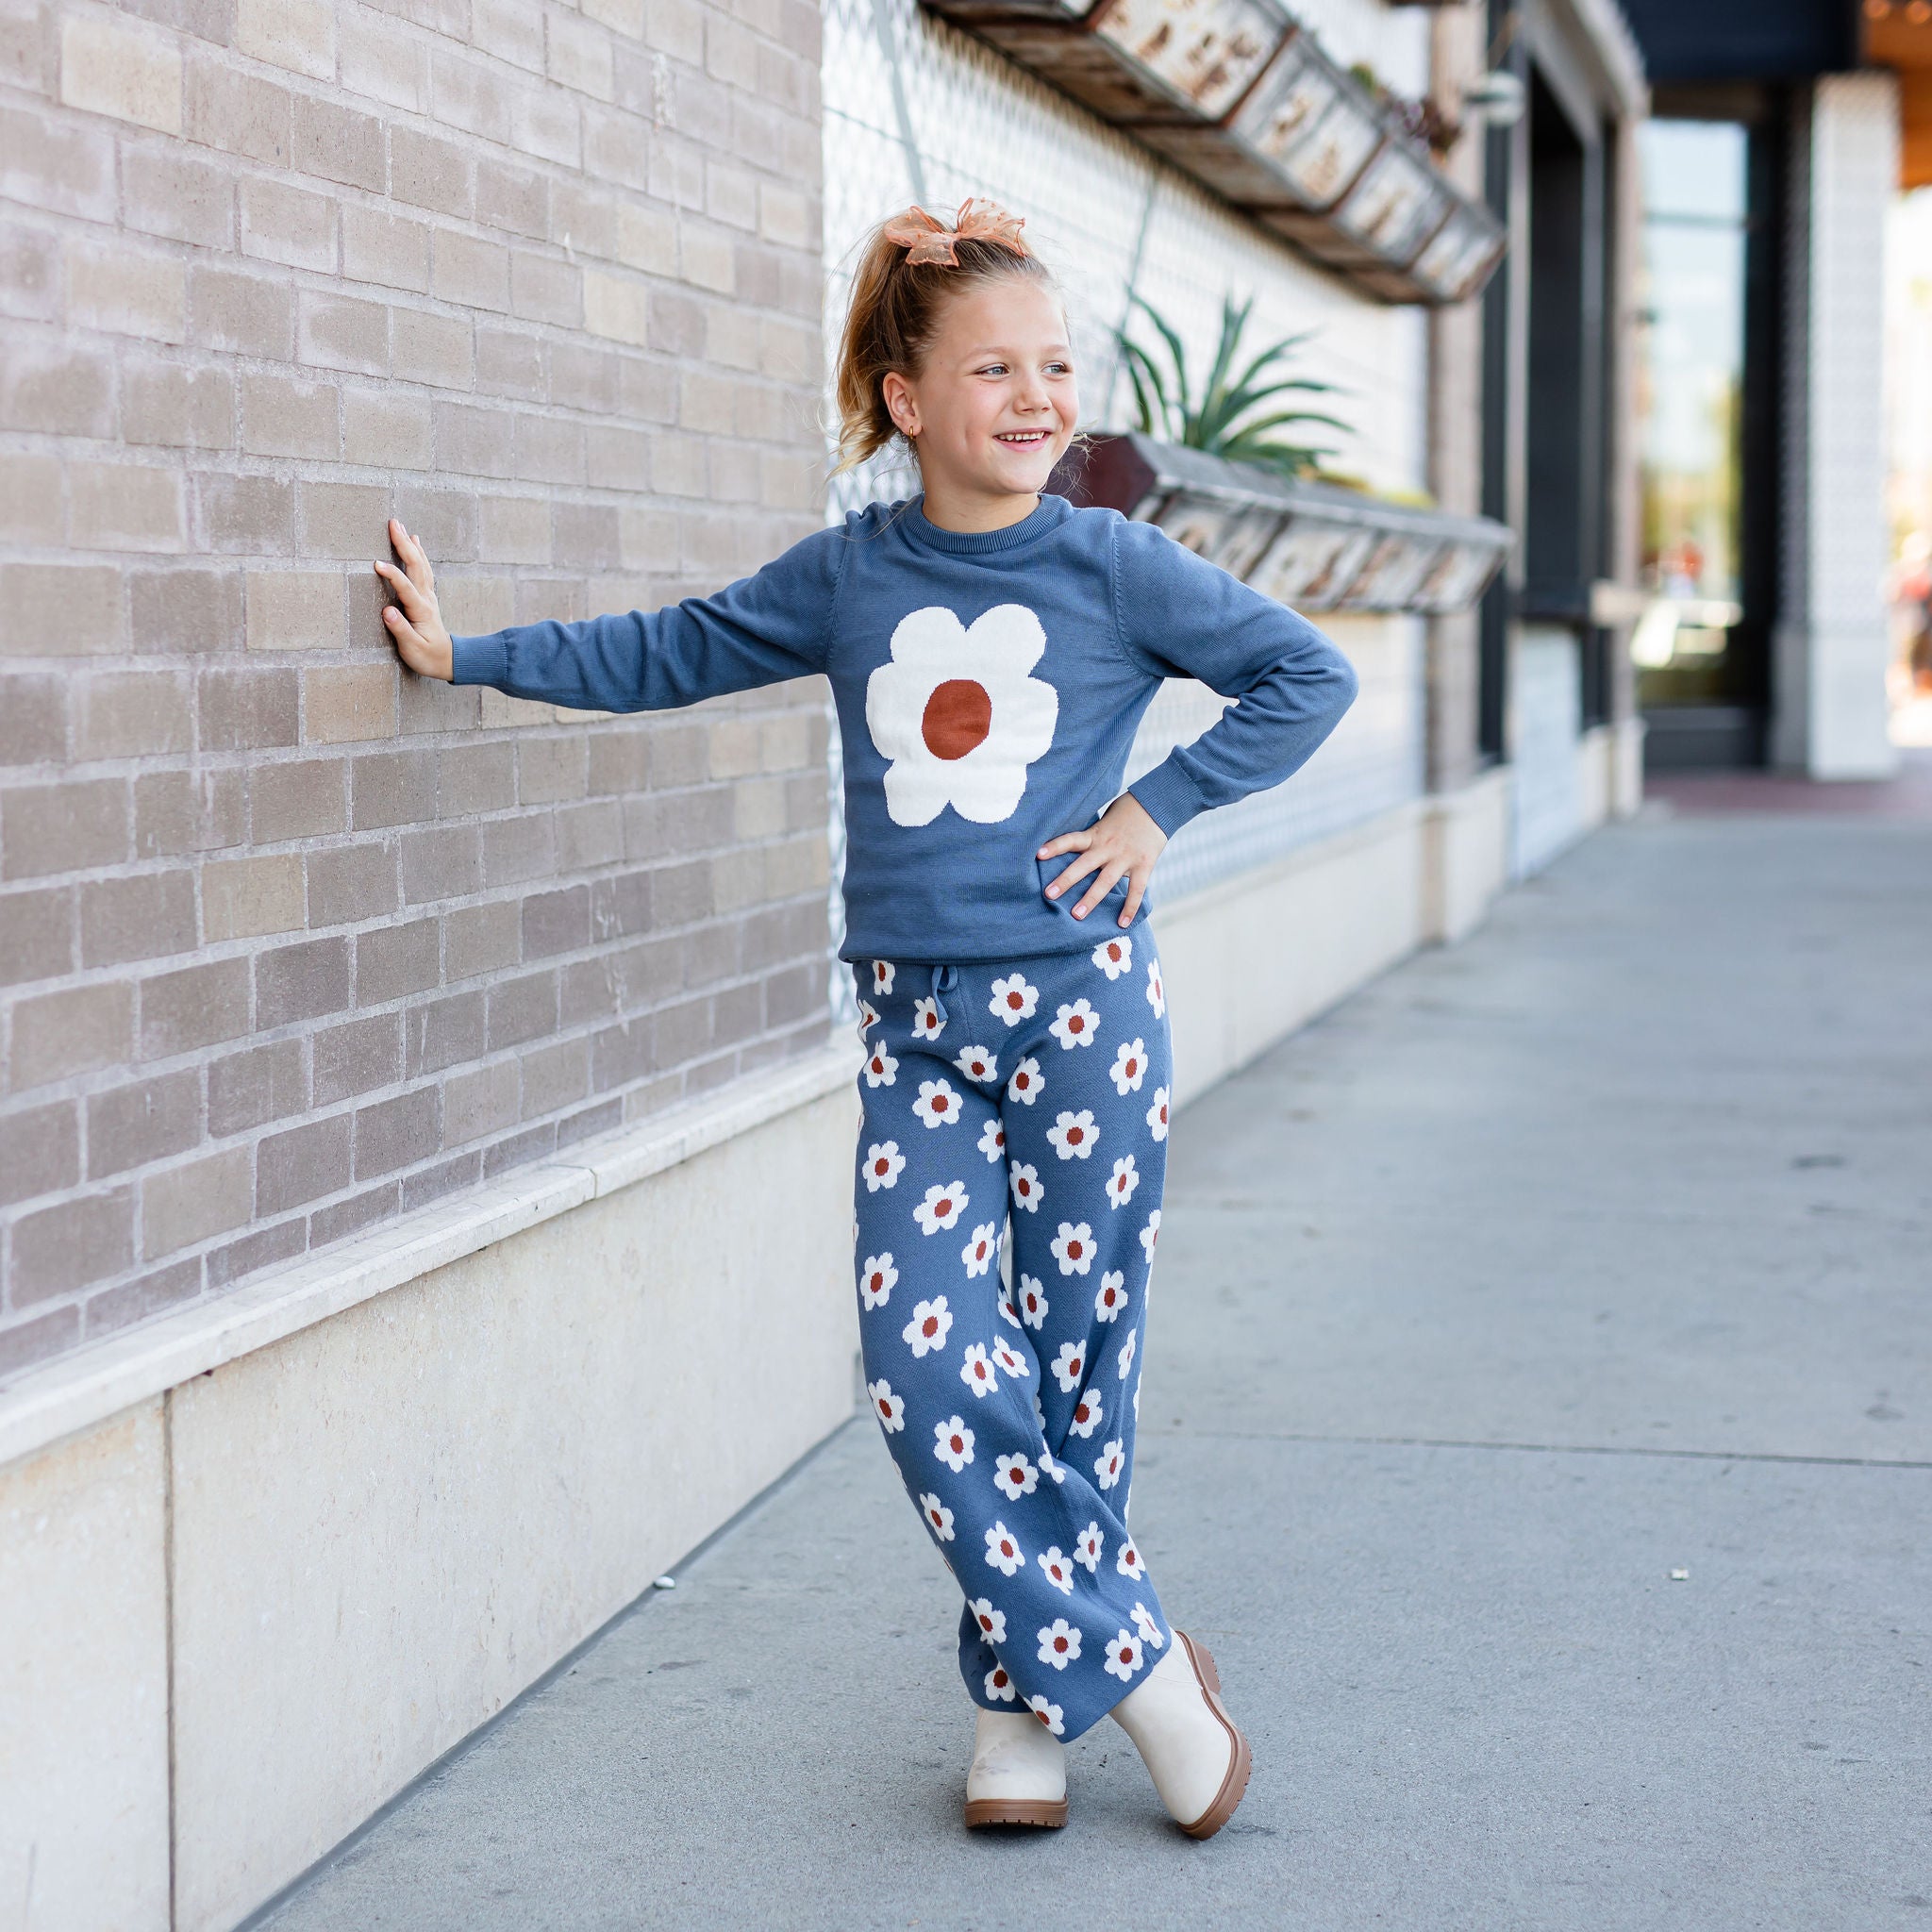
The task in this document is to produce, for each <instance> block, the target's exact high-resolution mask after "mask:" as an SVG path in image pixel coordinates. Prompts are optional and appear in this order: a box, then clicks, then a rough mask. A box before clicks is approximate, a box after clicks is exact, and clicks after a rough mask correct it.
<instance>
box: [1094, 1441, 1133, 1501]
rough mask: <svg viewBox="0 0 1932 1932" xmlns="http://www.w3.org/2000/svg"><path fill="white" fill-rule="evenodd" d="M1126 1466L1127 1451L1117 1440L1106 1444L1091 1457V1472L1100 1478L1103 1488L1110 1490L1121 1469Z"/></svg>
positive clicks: (1117, 1480)
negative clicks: (1098, 1452)
mask: <svg viewBox="0 0 1932 1932" xmlns="http://www.w3.org/2000/svg"><path fill="white" fill-rule="evenodd" d="M1126 1466H1127V1453H1126V1449H1125V1447H1124V1444H1123V1443H1122V1442H1121V1441H1119V1440H1118V1438H1116V1439H1115V1441H1111V1442H1109V1443H1108V1445H1107V1446H1106V1447H1105V1448H1104V1449H1103V1450H1102V1451H1101V1452H1100V1454H1099V1455H1098V1456H1096V1457H1094V1458H1093V1474H1095V1475H1096V1476H1097V1477H1098V1478H1099V1479H1100V1487H1101V1488H1102V1489H1103V1490H1110V1489H1112V1488H1113V1486H1114V1484H1116V1483H1117V1482H1119V1481H1120V1479H1121V1471H1122V1470H1124V1468H1125V1467H1126Z"/></svg>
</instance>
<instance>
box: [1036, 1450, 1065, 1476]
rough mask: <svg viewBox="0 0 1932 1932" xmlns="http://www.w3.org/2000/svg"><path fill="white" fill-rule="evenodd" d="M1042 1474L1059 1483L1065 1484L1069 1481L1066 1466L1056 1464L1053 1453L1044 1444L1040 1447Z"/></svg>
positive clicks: (1059, 1463)
mask: <svg viewBox="0 0 1932 1932" xmlns="http://www.w3.org/2000/svg"><path fill="white" fill-rule="evenodd" d="M1040 1473H1041V1474H1042V1475H1050V1476H1052V1478H1053V1479H1054V1481H1055V1482H1057V1483H1063V1482H1065V1481H1066V1479H1067V1466H1066V1464H1065V1463H1064V1462H1056V1461H1055V1460H1054V1459H1053V1451H1052V1450H1051V1449H1049V1448H1048V1447H1047V1446H1046V1444H1045V1443H1044V1442H1042V1443H1041V1445H1040Z"/></svg>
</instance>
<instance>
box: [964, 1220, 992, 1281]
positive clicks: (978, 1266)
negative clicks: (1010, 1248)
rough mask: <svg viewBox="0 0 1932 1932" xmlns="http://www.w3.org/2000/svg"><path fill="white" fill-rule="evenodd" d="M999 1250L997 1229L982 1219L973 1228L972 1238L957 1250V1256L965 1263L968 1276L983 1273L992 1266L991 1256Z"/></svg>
mask: <svg viewBox="0 0 1932 1932" xmlns="http://www.w3.org/2000/svg"><path fill="white" fill-rule="evenodd" d="M999 1251H1000V1237H999V1229H998V1228H997V1227H996V1226H994V1225H993V1224H992V1223H991V1222H990V1221H982V1222H981V1223H980V1224H979V1225H978V1226H977V1227H975V1228H974V1230H973V1239H972V1240H971V1241H968V1242H967V1243H966V1245H965V1246H964V1247H963V1248H961V1249H960V1250H959V1258H960V1259H961V1260H962V1261H964V1262H965V1264H966V1274H967V1276H968V1278H969V1279H970V1278H971V1277H972V1276H973V1275H975V1274H985V1273H986V1271H987V1270H988V1269H989V1268H991V1266H992V1261H993V1257H994V1256H995V1255H997V1254H998V1253H999Z"/></svg>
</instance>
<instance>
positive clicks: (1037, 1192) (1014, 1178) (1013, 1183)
mask: <svg viewBox="0 0 1932 1932" xmlns="http://www.w3.org/2000/svg"><path fill="white" fill-rule="evenodd" d="M1007 1185H1008V1187H1010V1188H1011V1189H1012V1191H1013V1206H1014V1207H1015V1208H1024V1209H1025V1210H1026V1212H1027V1213H1028V1214H1032V1213H1034V1212H1036V1211H1037V1210H1038V1208H1039V1207H1040V1203H1041V1199H1042V1198H1043V1197H1044V1195H1045V1193H1046V1190H1045V1189H1044V1188H1042V1187H1041V1185H1040V1170H1039V1169H1038V1168H1036V1167H1029V1166H1028V1165H1027V1164H1026V1162H1025V1161H1024V1160H1016V1161H1014V1163H1013V1165H1012V1167H1011V1168H1010V1169H1009V1170H1008V1174H1007Z"/></svg>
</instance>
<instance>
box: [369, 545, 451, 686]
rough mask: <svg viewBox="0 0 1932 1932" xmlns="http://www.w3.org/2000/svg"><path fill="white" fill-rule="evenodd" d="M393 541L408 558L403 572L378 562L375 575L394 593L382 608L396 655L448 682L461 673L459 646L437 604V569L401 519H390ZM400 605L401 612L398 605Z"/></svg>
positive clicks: (397, 549) (416, 667)
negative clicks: (444, 622)
mask: <svg viewBox="0 0 1932 1932" xmlns="http://www.w3.org/2000/svg"><path fill="white" fill-rule="evenodd" d="M389 541H391V543H393V544H394V545H395V549H396V555H397V556H398V557H400V558H402V559H403V568H402V569H401V570H398V569H397V568H396V567H395V565H394V564H392V563H378V564H377V565H376V566H375V574H376V575H377V576H379V577H380V578H381V579H382V580H383V582H384V583H386V584H387V585H388V586H389V587H390V589H391V591H394V592H395V597H396V603H395V604H388V605H385V606H384V607H383V612H382V621H383V623H384V624H386V625H388V626H389V635H390V641H391V643H393V644H394V645H395V647H396V654H397V656H398V657H400V658H402V660H403V662H404V663H405V664H407V665H408V667H409V669H410V670H411V671H414V672H418V673H420V674H421V675H423V676H425V677H440V678H441V679H442V680H443V682H444V683H445V684H447V683H448V682H449V680H450V679H451V678H452V677H454V676H455V675H456V650H455V647H454V646H453V645H452V644H451V643H450V641H449V631H448V629H447V627H446V626H445V625H444V624H443V621H442V612H441V610H440V609H438V608H437V604H436V573H435V572H434V571H432V570H431V569H430V568H429V559H428V558H426V557H425V556H424V554H423V546H422V544H420V543H419V542H417V541H416V540H415V538H413V537H412V536H410V535H409V533H408V531H407V530H406V529H404V527H403V525H402V522H401V520H400V519H399V518H397V517H391V519H390V520H389ZM397 604H400V605H401V606H402V608H401V609H400V610H399V609H397V608H396V605H397Z"/></svg>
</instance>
